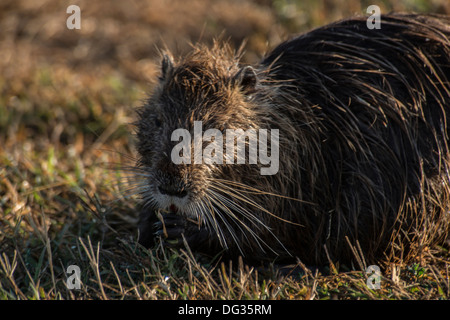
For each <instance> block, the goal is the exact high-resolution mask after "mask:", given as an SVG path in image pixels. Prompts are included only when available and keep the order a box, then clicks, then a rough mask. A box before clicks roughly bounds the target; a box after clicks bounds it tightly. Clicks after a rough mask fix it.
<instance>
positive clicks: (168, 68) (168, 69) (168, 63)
mask: <svg viewBox="0 0 450 320" xmlns="http://www.w3.org/2000/svg"><path fill="white" fill-rule="evenodd" d="M172 70H173V58H172V56H171V55H169V54H164V56H163V58H162V61H161V77H160V79H161V80H162V81H164V80H166V79H167V78H168V77H169V76H170V74H171V73H172Z"/></svg>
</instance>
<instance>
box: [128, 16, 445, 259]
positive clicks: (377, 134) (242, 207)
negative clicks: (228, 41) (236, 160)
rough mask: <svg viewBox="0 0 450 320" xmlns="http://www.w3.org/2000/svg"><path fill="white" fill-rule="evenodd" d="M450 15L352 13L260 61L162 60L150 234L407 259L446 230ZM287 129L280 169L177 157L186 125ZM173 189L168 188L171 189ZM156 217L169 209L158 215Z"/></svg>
mask: <svg viewBox="0 0 450 320" xmlns="http://www.w3.org/2000/svg"><path fill="white" fill-rule="evenodd" d="M449 36H450V18H449V17H445V16H432V15H404V14H391V15H383V16H381V29H372V30H370V29H368V28H367V26H366V18H365V17H361V18H352V19H349V20H344V21H340V22H336V23H333V24H330V25H327V26H325V27H321V28H318V29H315V30H313V31H310V32H308V33H305V34H303V35H301V36H299V37H296V38H294V39H292V40H289V41H287V42H284V43H282V44H281V45H279V46H278V47H276V48H275V49H274V50H273V51H272V52H271V53H269V54H268V55H267V56H266V57H265V58H264V59H263V60H262V62H261V63H260V64H259V65H257V66H256V67H255V68H252V67H249V66H247V67H241V66H239V64H238V58H239V57H238V55H233V53H232V51H231V50H230V49H229V47H228V46H227V45H220V44H218V43H216V44H215V45H214V46H213V47H212V48H211V49H209V48H206V47H204V46H197V47H195V48H194V50H193V52H192V53H191V54H190V55H188V56H186V57H185V58H184V59H182V60H180V61H178V62H173V61H172V59H171V58H170V57H169V56H167V55H166V56H165V58H164V60H163V64H162V69H163V70H162V75H161V79H160V83H159V86H158V87H157V88H156V89H155V91H154V92H153V94H152V96H151V97H150V98H149V100H148V102H147V103H146V104H145V105H144V106H143V107H142V108H141V109H140V110H139V119H138V122H137V138H138V152H139V155H140V161H139V163H138V166H137V168H136V169H135V170H136V171H137V172H138V174H137V176H138V178H139V186H138V187H136V188H137V190H138V192H140V193H141V194H142V198H143V201H142V204H143V207H142V212H141V217H140V225H139V231H140V234H139V237H140V242H141V243H142V244H143V245H145V246H148V247H150V246H152V245H153V244H154V243H155V237H158V236H160V237H161V239H162V240H163V241H164V243H166V244H167V245H170V244H173V243H174V241H173V240H175V242H176V241H178V242H177V243H178V244H180V243H181V242H182V241H181V240H180V239H183V237H184V238H185V239H186V241H187V243H188V244H189V245H190V247H191V249H193V250H199V251H203V252H206V253H210V254H212V255H215V254H216V253H219V252H221V250H222V249H225V250H224V251H225V253H228V254H229V256H231V257H233V256H237V255H243V256H244V257H245V258H247V259H248V260H256V261H262V260H265V261H273V260H274V259H278V260H277V261H284V260H289V259H292V260H293V259H294V258H295V257H298V258H299V259H300V260H301V261H303V262H304V263H310V264H322V263H324V262H326V261H328V259H331V260H333V261H341V262H348V261H350V260H352V258H353V253H352V250H351V248H350V246H349V243H350V244H353V245H359V246H360V248H361V252H362V253H363V255H364V257H365V259H366V260H367V261H379V260H385V259H388V260H389V259H390V260H392V259H407V258H410V257H413V256H415V255H418V254H420V253H421V251H422V250H424V249H425V248H426V247H427V246H431V245H433V244H434V243H437V242H441V241H443V240H444V239H445V237H446V236H447V233H448V231H449V220H450V214H449V210H450V202H449V200H450V185H449V183H450V180H449V178H450V175H449V162H448V161H449V159H448V156H449V150H448V145H447V143H448V133H449V132H448V125H449V124H448V120H449V116H448V114H449V112H448V108H450V84H449V80H450V58H449V57H450V40H449ZM195 120H199V121H202V122H203V130H206V129H208V128H217V129H220V130H223V129H229V128H241V129H243V130H247V129H249V128H254V129H261V128H265V129H279V133H280V143H279V152H280V168H279V172H278V173H277V174H275V175H265V176H264V175H261V174H260V167H261V165H250V164H241V165H238V164H224V165H217V164H213V165H207V164H192V165H190V164H182V165H175V164H174V163H172V161H171V158H170V154H171V150H172V148H173V147H174V145H175V144H176V143H177V142H174V141H171V133H172V132H173V130H175V129H177V128H186V129H188V130H190V131H191V132H192V128H193V121H195ZM161 190H162V191H161ZM157 212H159V213H162V218H161V215H160V218H159V219H158V217H157V216H158V215H157Z"/></svg>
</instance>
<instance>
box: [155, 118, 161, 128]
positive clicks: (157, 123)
mask: <svg viewBox="0 0 450 320" xmlns="http://www.w3.org/2000/svg"><path fill="white" fill-rule="evenodd" d="M161 124H162V121H161V118H160V117H155V126H157V127H158V128H159V127H161Z"/></svg>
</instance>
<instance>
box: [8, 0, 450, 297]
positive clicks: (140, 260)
mask: <svg viewBox="0 0 450 320" xmlns="http://www.w3.org/2000/svg"><path fill="white" fill-rule="evenodd" d="M308 3H309V1H305V2H300V1H298V2H297V1H273V2H272V1H243V2H241V1H230V2H226V1H207V0H196V1H192V2H189V4H190V7H186V5H184V6H178V5H176V4H173V5H172V6H165V5H164V3H163V1H162V0H161V1H159V0H154V1H149V2H147V3H137V2H131V3H130V4H129V5H126V6H124V5H122V4H121V3H120V2H118V3H115V4H114V5H112V4H110V3H109V2H108V5H106V2H104V1H98V2H97V1H96V2H95V4H94V3H92V4H91V3H90V2H88V1H81V0H80V1H78V5H79V6H80V7H81V10H82V29H81V30H77V31H75V30H67V29H66V28H65V19H66V18H67V14H66V13H65V9H66V7H65V6H64V3H62V4H61V3H59V2H57V1H50V0H48V1H41V2H35V1H32V0H23V1H8V0H5V1H2V3H1V4H0V30H1V31H0V48H2V49H0V74H1V75H2V76H0V90H1V91H0V92H1V94H0V299H11V300H14V299H36V300H39V299H42V300H44V299H50V300H53V299H196V300H197V299H449V298H450V284H449V273H450V253H449V248H448V246H447V247H436V248H429V250H427V251H426V252H424V255H423V256H422V257H418V258H417V261H413V262H411V263H410V264H404V263H401V262H400V263H399V264H397V265H382V278H381V288H380V289H377V290H373V289H369V288H368V287H367V285H366V281H367V277H368V275H366V274H365V273H364V272H361V271H359V270H361V268H360V267H359V266H347V267H346V266H339V265H333V264H331V265H330V266H329V267H328V268H325V269H324V270H321V271H320V272H319V271H311V270H309V269H308V268H306V267H305V266H303V265H301V264H299V265H298V266H297V268H296V269H294V270H293V271H291V273H286V272H282V271H281V270H280V269H279V268H278V267H277V266H266V267H264V268H259V267H251V266H246V265H244V264H243V263H242V262H235V263H234V264H231V263H219V262H217V261H214V260H212V261H211V260H205V259H204V258H203V257H200V256H197V255H195V254H193V253H192V252H190V251H189V250H187V249H186V250H172V249H164V248H161V247H158V248H155V249H154V250H151V251H149V250H145V249H143V248H141V247H140V246H139V245H138V244H137V243H136V220H137V213H136V204H137V201H138V199H136V198H134V197H130V198H124V196H123V195H125V194H126V184H124V183H122V182H123V179H124V177H125V176H126V172H123V171H121V170H117V169H114V168H115V167H116V164H118V165H119V166H120V165H127V164H130V163H132V162H133V157H134V154H135V153H134V149H133V137H132V134H131V133H132V132H133V127H132V125H131V123H132V122H133V120H134V113H133V109H134V108H135V107H137V106H138V105H139V104H140V102H141V101H142V99H145V97H146V92H148V91H149V90H150V88H151V86H152V82H151V81H153V79H154V78H155V77H156V74H157V70H158V63H159V62H158V55H157V49H156V48H161V47H164V46H167V47H169V48H170V49H172V50H174V51H176V52H179V53H183V52H185V50H187V48H188V47H189V45H188V42H189V41H193V42H195V41H197V40H198V39H200V41H204V42H210V41H211V39H212V38H213V37H214V36H217V35H218V34H220V33H221V32H224V35H225V36H226V37H230V38H231V39H232V41H233V42H234V43H235V44H236V45H238V44H239V43H240V42H241V41H242V40H243V39H244V38H247V39H248V45H247V53H246V55H245V58H244V59H246V61H251V62H254V61H256V60H257V59H258V57H260V56H261V55H262V53H263V52H264V51H266V50H267V49H268V47H270V46H273V45H276V44H277V43H278V42H279V41H281V39H283V38H284V37H286V36H287V35H288V34H290V33H292V32H299V31H301V30H305V29H308V28H310V27H314V26H317V25H320V24H323V23H326V22H329V21H331V20H335V19H338V18H341V17H344V16H349V15H352V14H354V13H363V12H364V11H363V10H364V7H365V6H366V3H365V2H364V1H361V2H360V1H350V2H348V3H349V4H348V5H346V6H340V5H339V4H340V2H339V1H338V0H336V1H327V2H325V1H319V2H315V1H314V5H312V4H311V3H312V2H311V3H310V4H311V6H309V5H308ZM325 3H329V4H330V7H326V6H325ZM346 3H347V2H346ZM380 6H381V7H382V11H383V12H386V11H389V10H391V9H395V10H416V11H417V10H421V11H430V12H441V13H445V12H446V13H447V14H448V13H449V12H450V7H449V5H448V3H447V2H446V1H445V0H443V1H433V2H432V3H431V2H427V1H401V2H398V3H397V2H396V1H392V2H391V1H383V2H381V3H380ZM105 8H106V9H105ZM292 10H294V11H292ZM292 12H295V14H292ZM124 34H125V35H126V36H123V35H124ZM70 265H76V266H78V267H79V268H80V279H81V283H82V285H81V289H79V290H76V289H73V290H70V289H68V287H67V279H68V277H69V276H70V274H69V273H67V268H68V267H69V266H70Z"/></svg>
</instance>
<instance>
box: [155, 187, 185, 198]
mask: <svg viewBox="0 0 450 320" xmlns="http://www.w3.org/2000/svg"><path fill="white" fill-rule="evenodd" d="M158 189H159V192H161V194H165V195H168V196H174V197H178V198H184V197H185V196H186V195H187V191H186V190H185V189H184V188H180V187H178V186H173V185H160V186H159V187H158Z"/></svg>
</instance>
